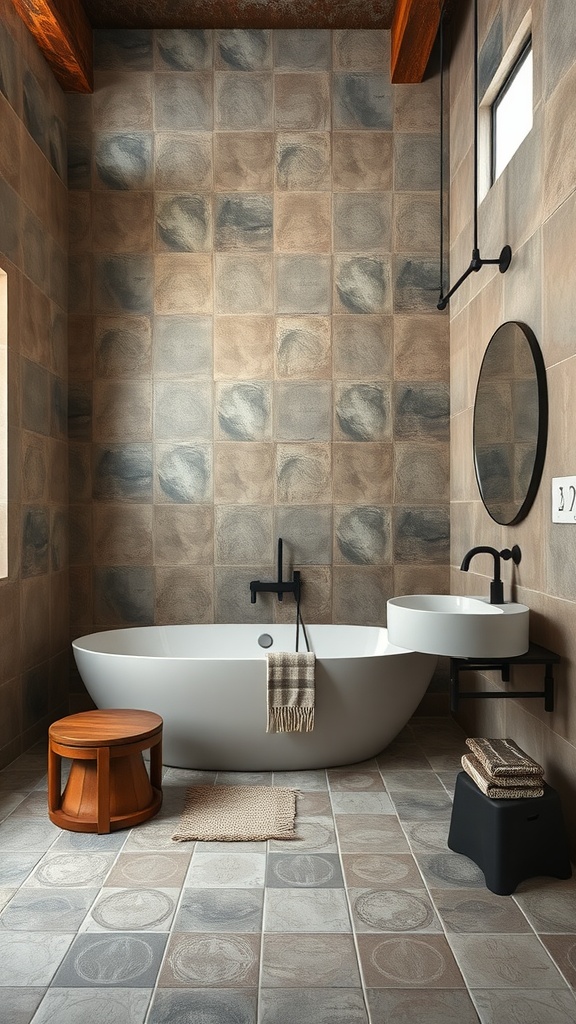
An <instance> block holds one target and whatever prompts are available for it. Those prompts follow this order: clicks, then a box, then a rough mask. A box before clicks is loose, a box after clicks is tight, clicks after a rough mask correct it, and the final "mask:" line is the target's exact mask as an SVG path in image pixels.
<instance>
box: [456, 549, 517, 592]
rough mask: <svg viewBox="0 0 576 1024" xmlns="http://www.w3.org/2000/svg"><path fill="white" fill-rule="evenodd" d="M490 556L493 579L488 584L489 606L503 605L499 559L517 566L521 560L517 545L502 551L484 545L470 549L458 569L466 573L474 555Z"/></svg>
mask: <svg viewBox="0 0 576 1024" xmlns="http://www.w3.org/2000/svg"><path fill="white" fill-rule="evenodd" d="M482 553H484V554H487V555H492V557H493V559H494V578H493V580H492V581H491V583H490V604H504V586H503V583H502V579H501V577H500V559H501V558H503V559H504V561H505V562H507V561H508V560H509V559H510V558H511V559H512V561H513V562H514V565H519V564H520V560H521V558H522V552H521V551H520V548H519V547H518V545H517V544H515V545H514V547H513V548H503V549H502V551H497V550H496V548H491V547H487V546H486V545H483V544H481V545H479V547H476V548H470V551H467V552H466V554H465V555H464V558H463V559H462V565H461V566H460V568H461V569H462V571H463V572H468V569H469V568H470V562H471V561H472V559H473V558H474V555H479V554H482Z"/></svg>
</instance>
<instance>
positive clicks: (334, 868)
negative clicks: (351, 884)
mask: <svg viewBox="0 0 576 1024" xmlns="http://www.w3.org/2000/svg"><path fill="white" fill-rule="evenodd" d="M266 885H268V886H271V887H275V888H284V889H285V888H296V887H298V886H301V887H302V888H314V889H318V888H323V887H326V886H331V887H341V886H343V885H344V881H343V879H342V872H341V870H340V861H339V858H338V856H337V854H335V853H324V854H320V853H293V854H282V853H271V854H269V855H268V862H267V869H266Z"/></svg>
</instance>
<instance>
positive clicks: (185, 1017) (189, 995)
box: [114, 988, 257, 1024]
mask: <svg viewBox="0 0 576 1024" xmlns="http://www.w3.org/2000/svg"><path fill="white" fill-rule="evenodd" d="M256 1006H257V997H256V992H252V991H250V992H244V991H242V990H237V989H225V990H223V991H221V992H219V991H218V990H211V989H206V988H201V989H168V988H161V989H158V990H157V991H156V992H155V993H154V998H153V1000H152V1006H151V1009H150V1016H149V1017H148V1024H179V1022H180V1021H182V1022H183V1024H184V1022H187V1021H190V1022H191V1021H198V1022H200V1021H206V1022H210V1024H256ZM114 1024H115V1022H114Z"/></svg>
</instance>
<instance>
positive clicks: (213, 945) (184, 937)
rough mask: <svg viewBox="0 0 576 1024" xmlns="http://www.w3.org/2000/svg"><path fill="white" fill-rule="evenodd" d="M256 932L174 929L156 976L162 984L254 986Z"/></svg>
mask: <svg viewBox="0 0 576 1024" xmlns="http://www.w3.org/2000/svg"><path fill="white" fill-rule="evenodd" d="M259 959H260V936H259V935H247V934H235V935H230V934H226V933H223V932H211V933H210V934H205V933H203V932H198V933H193V932H187V933H179V932H176V933H174V934H173V935H172V936H171V938H170V941H169V944H168V947H167V950H166V958H165V960H164V966H163V967H162V971H161V973H160V977H159V979H158V984H159V986H160V987H162V988H177V987H181V988H182V987H190V988H255V986H256V985H257V984H258V967H259Z"/></svg>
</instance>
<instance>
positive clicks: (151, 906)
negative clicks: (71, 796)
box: [0, 887, 180, 932]
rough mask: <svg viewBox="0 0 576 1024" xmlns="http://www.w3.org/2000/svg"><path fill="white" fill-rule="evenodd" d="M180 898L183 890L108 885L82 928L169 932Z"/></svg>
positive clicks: (92, 930)
mask: <svg viewBox="0 0 576 1024" xmlns="http://www.w3.org/2000/svg"><path fill="white" fill-rule="evenodd" d="M179 898H180V889H141V888H138V889H112V888H108V887H106V888H104V889H103V890H102V893H101V895H100V898H99V899H98V900H97V901H96V903H95V904H94V906H93V907H92V909H91V911H90V914H89V915H88V917H87V918H86V920H85V921H84V925H83V927H82V931H89V932H111V931H116V932H125V931H130V932H135V931H145V932H165V931H168V930H169V928H170V925H171V923H172V918H173V917H174V914H175V912H176V907H177V905H178V900H179ZM0 920H1V919H0Z"/></svg>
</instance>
